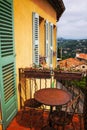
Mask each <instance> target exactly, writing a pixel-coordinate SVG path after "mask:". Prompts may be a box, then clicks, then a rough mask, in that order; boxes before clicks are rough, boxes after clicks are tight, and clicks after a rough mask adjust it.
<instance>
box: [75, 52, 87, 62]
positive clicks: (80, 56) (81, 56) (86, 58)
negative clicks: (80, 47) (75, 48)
mask: <svg viewBox="0 0 87 130" xmlns="http://www.w3.org/2000/svg"><path fill="white" fill-rule="evenodd" d="M76 58H77V59H78V60H80V61H85V62H86V63H87V54H85V53H76Z"/></svg>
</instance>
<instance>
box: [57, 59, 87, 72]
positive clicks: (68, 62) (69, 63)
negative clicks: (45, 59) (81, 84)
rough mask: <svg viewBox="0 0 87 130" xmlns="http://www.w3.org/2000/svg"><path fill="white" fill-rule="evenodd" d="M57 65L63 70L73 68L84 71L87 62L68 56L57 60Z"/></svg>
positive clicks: (86, 67) (86, 68)
mask: <svg viewBox="0 0 87 130" xmlns="http://www.w3.org/2000/svg"><path fill="white" fill-rule="evenodd" d="M59 66H60V68H61V69H64V70H75V71H77V70H78V71H86V70H87V64H86V63H85V62H84V61H79V60H78V59H76V58H68V59H65V60H62V61H59Z"/></svg>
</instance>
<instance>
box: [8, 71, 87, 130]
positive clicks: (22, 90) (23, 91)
mask: <svg viewBox="0 0 87 130" xmlns="http://www.w3.org/2000/svg"><path fill="white" fill-rule="evenodd" d="M83 76H84V75H83V73H80V72H75V73H72V72H60V71H58V72H57V71H53V72H52V71H51V72H50V71H49V70H48V69H47V70H41V69H40V70H36V69H35V70H32V69H30V68H20V69H19V99H20V111H19V112H18V114H17V116H16V117H15V118H14V120H13V121H12V123H11V124H10V125H9V127H8V128H7V130H11V129H13V130H14V129H15V128H16V129H18V130H20V129H21V130H24V129H25V130H27V129H28V130H29V129H31V128H30V127H32V128H33V129H34V130H40V129H41V127H42V126H44V125H47V123H48V115H49V109H50V107H49V106H46V105H44V113H41V114H42V118H41V115H40V110H38V109H37V110H36V113H39V114H35V116H34V117H33V118H32V119H31V118H30V113H29V111H27V113H25V114H24V118H23V120H21V116H22V115H21V114H22V109H23V105H24V104H23V101H24V100H26V99H27V98H32V97H33V96H34V93H35V91H37V90H39V89H42V88H50V87H51V88H58V89H64V90H66V91H70V92H71V93H73V91H71V90H73V89H74V92H75V93H79V92H80V94H81V97H80V102H79V113H75V114H74V118H73V122H74V125H75V127H76V130H84V126H85V127H86V123H85V118H87V114H86V109H87V108H86V98H85V92H84V91H83V90H81V89H80V88H78V87H75V88H74V87H73V86H74V85H75V82H74V84H73V82H72V81H76V80H77V81H80V80H82V78H83ZM85 79H86V77H85ZM71 88H72V89H71ZM85 90H86V89H85ZM34 112H35V110H33V113H34ZM83 115H84V116H83ZM39 116H40V117H39ZM31 120H32V125H31V123H30V122H31ZM66 129H72V126H71V125H68V126H66ZM66 129H65V130H66ZM59 130H61V128H59Z"/></svg>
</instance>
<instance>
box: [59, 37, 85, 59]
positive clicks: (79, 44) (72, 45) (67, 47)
mask: <svg viewBox="0 0 87 130" xmlns="http://www.w3.org/2000/svg"><path fill="white" fill-rule="evenodd" d="M57 47H58V48H61V47H62V59H66V58H70V57H72V58H74V57H75V56H76V52H81V53H87V39H82V40H70V39H58V40H57Z"/></svg>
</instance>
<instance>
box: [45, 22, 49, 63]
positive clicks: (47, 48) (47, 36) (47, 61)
mask: <svg viewBox="0 0 87 130" xmlns="http://www.w3.org/2000/svg"><path fill="white" fill-rule="evenodd" d="M48 43H49V22H48V21H47V20H46V22H45V55H46V63H47V64H48V65H49V44H48Z"/></svg>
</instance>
